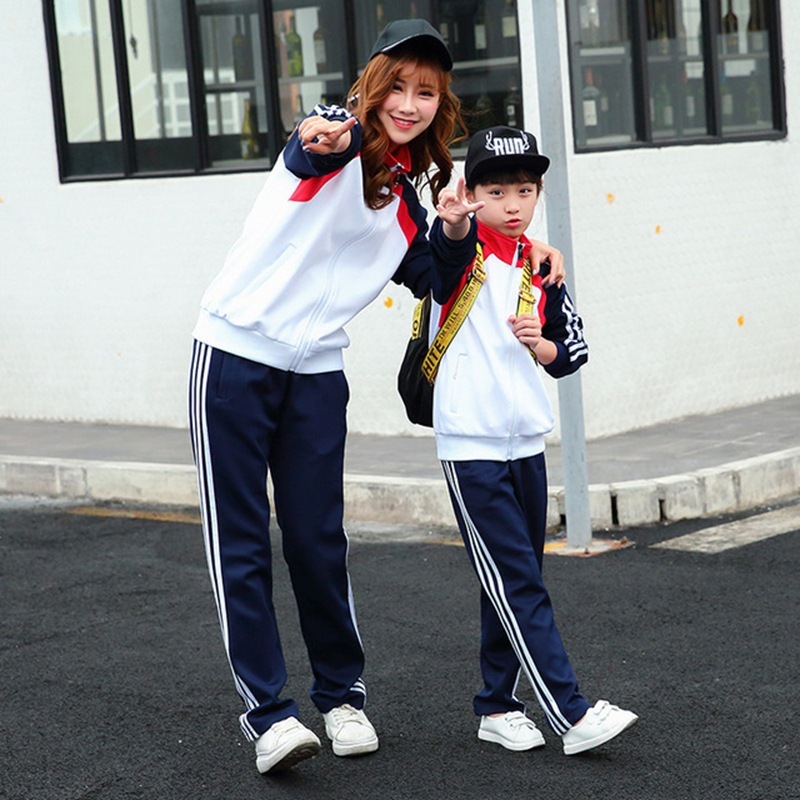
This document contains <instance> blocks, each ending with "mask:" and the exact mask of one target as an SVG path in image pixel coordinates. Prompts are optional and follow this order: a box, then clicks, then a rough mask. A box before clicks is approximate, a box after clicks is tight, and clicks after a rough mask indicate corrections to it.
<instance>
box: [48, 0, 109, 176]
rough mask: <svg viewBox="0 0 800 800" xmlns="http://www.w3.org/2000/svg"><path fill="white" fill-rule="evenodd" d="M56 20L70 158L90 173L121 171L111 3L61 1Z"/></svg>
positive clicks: (56, 12)
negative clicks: (109, 6) (109, 4)
mask: <svg viewBox="0 0 800 800" xmlns="http://www.w3.org/2000/svg"><path fill="white" fill-rule="evenodd" d="M55 18H56V22H57V25H58V54H59V64H60V69H61V79H62V84H63V111H64V117H63V124H64V128H65V130H64V138H65V140H66V143H65V144H66V147H65V154H66V157H67V158H68V159H69V160H70V162H71V163H73V164H74V165H75V167H76V168H77V169H82V170H84V171H86V172H88V173H89V174H92V173H93V172H121V171H122V168H123V167H122V146H121V138H122V133H121V127H120V116H119V104H118V103H117V90H116V73H115V61H114V47H113V43H112V37H111V18H110V16H109V9H108V4H107V3H103V2H100V3H97V2H95V0H57V2H56V3H55ZM92 154H94V155H93V156H92Z"/></svg>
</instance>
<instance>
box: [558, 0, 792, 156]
mask: <svg viewBox="0 0 800 800" xmlns="http://www.w3.org/2000/svg"><path fill="white" fill-rule="evenodd" d="M568 30H569V36H570V68H571V73H572V107H573V117H574V120H575V125H574V127H575V143H576V147H577V149H579V150H586V149H589V150H591V149H598V148H613V147H625V146H633V145H634V144H638V143H654V144H659V145H661V144H668V143H672V142H674V143H686V142H689V141H697V142H699V141H719V140H731V139H752V138H776V137H778V136H783V135H785V129H786V125H785V114H784V112H783V110H782V98H783V85H782V74H781V59H780V56H779V53H778V52H777V49H778V46H779V42H780V38H779V4H778V2H777V0H630V1H629V2H626V1H625V0H570V2H569V3H568Z"/></svg>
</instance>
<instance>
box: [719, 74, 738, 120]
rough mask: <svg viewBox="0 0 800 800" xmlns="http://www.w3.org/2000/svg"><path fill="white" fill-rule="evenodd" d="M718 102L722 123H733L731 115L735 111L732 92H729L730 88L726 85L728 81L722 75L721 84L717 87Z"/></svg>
mask: <svg viewBox="0 0 800 800" xmlns="http://www.w3.org/2000/svg"><path fill="white" fill-rule="evenodd" d="M719 100H720V106H721V107H722V121H723V122H731V121H733V114H734V111H735V108H734V102H733V92H732V91H731V87H730V86H729V85H728V81H727V79H726V77H725V76H724V75H723V76H722V82H721V84H720V87H719Z"/></svg>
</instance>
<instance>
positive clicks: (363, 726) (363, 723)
mask: <svg viewBox="0 0 800 800" xmlns="http://www.w3.org/2000/svg"><path fill="white" fill-rule="evenodd" d="M322 716H323V717H324V718H325V733H326V734H327V735H328V738H329V739H330V740H331V742H332V743H333V752H334V754H335V755H337V756H357V755H361V754H362V753H373V752H375V750H377V749H378V734H377V733H375V728H373V727H372V723H371V722H370V721H369V720H368V719H367V715H366V714H365V713H364V712H363V711H362V710H361V709H358V708H353V706H351V705H349V704H348V703H345V704H344V705H343V706H338V707H337V708H334V709H331V710H330V711H329V712H328V713H327V714H323V715H322Z"/></svg>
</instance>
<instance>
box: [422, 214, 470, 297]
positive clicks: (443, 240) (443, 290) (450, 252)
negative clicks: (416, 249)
mask: <svg viewBox="0 0 800 800" xmlns="http://www.w3.org/2000/svg"><path fill="white" fill-rule="evenodd" d="M430 240H431V253H432V255H433V276H432V281H431V283H432V289H433V299H434V300H436V302H437V303H446V302H447V300H448V299H449V298H450V296H451V295H452V294H453V292H454V291H455V290H456V287H457V286H458V284H459V282H460V280H461V276H462V275H463V274H464V270H465V269H466V268H467V267H468V266H469V265H470V264H471V263H472V262H473V260H474V259H475V246H476V244H477V243H478V223H477V221H476V220H475V219H474V218H470V223H469V233H467V235H466V236H465V237H464V238H463V239H459V240H456V239H448V238H447V236H445V234H444V223H443V222H442V220H441V219H440V218H439V217H437V218H436V219H435V220H434V222H433V227H432V228H431V236H430Z"/></svg>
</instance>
